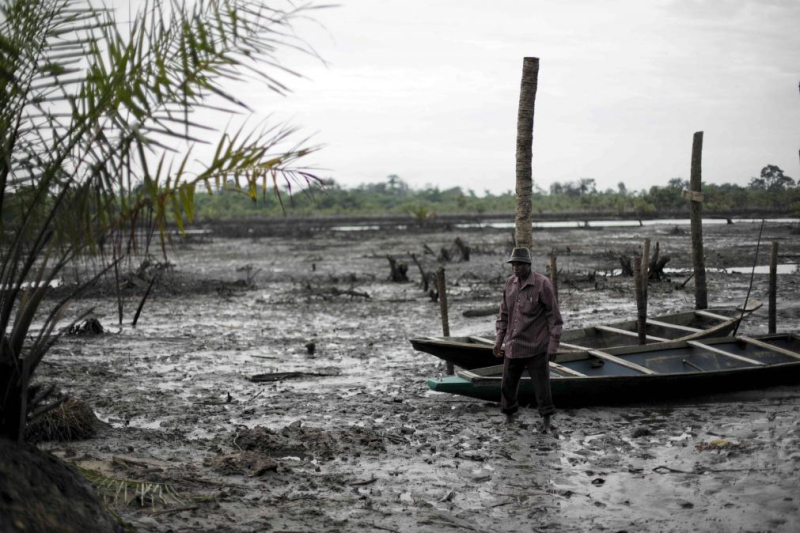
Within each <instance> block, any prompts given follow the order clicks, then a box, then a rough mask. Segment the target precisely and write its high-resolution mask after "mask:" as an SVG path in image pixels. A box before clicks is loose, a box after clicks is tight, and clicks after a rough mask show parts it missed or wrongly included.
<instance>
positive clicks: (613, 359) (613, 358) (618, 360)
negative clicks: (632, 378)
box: [589, 350, 658, 374]
mask: <svg viewBox="0 0 800 533" xmlns="http://www.w3.org/2000/svg"><path fill="white" fill-rule="evenodd" d="M589 353H590V354H591V355H593V356H595V357H597V358H598V359H605V360H606V361H611V362H612V363H617V364H618V365H622V366H624V367H627V368H630V369H631V370H636V371H637V372H641V373H642V374H658V372H654V371H652V370H650V369H649V368H645V367H643V366H642V365H637V364H636V363H631V362H630V361H626V360H625V359H622V358H619V357H617V356H615V355H611V354H610V353H606V352H601V351H600V350H589Z"/></svg>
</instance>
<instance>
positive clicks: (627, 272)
mask: <svg viewBox="0 0 800 533" xmlns="http://www.w3.org/2000/svg"><path fill="white" fill-rule="evenodd" d="M619 264H620V266H621V267H622V274H621V275H622V276H625V277H626V278H629V277H631V276H633V265H631V258H630V257H626V256H624V255H621V256H619Z"/></svg>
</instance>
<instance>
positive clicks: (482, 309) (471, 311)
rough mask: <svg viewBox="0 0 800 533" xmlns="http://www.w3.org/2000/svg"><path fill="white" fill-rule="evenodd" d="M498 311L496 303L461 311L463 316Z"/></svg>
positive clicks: (490, 313)
mask: <svg viewBox="0 0 800 533" xmlns="http://www.w3.org/2000/svg"><path fill="white" fill-rule="evenodd" d="M497 313H498V306H497V305H489V306H486V307H477V308H474V309H467V310H466V311H464V312H463V313H461V314H462V315H463V316H465V317H476V316H490V315H496V314H497Z"/></svg>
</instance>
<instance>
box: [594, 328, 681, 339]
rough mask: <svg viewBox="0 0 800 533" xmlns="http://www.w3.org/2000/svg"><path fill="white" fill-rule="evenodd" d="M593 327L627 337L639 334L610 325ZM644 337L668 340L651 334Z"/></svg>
mask: <svg viewBox="0 0 800 533" xmlns="http://www.w3.org/2000/svg"><path fill="white" fill-rule="evenodd" d="M594 329H599V330H600V331H607V332H609V333H616V334H618V335H625V336H627V337H638V336H639V334H638V333H636V332H635V331H628V330H625V329H619V328H612V327H611V326H595V327H594ZM645 338H646V339H647V340H649V341H655V342H665V341H668V340H669V339H664V338H662V337H654V336H653V335H645Z"/></svg>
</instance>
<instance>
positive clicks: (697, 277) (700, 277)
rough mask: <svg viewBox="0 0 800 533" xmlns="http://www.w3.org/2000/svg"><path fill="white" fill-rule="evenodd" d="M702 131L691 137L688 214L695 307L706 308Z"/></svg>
mask: <svg viewBox="0 0 800 533" xmlns="http://www.w3.org/2000/svg"><path fill="white" fill-rule="evenodd" d="M702 161H703V132H702V131H698V132H696V133H695V134H694V138H693V139H692V171H691V178H690V181H689V191H690V193H689V216H690V218H691V222H692V230H691V233H692V264H693V265H694V302H695V305H694V307H695V309H708V290H707V288H706V260H705V257H704V256H703V218H702V209H703V196H702V194H701V192H700V189H701V182H702Z"/></svg>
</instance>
